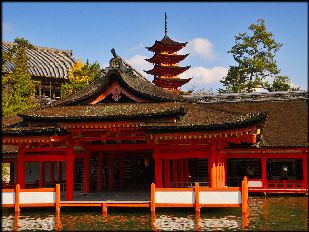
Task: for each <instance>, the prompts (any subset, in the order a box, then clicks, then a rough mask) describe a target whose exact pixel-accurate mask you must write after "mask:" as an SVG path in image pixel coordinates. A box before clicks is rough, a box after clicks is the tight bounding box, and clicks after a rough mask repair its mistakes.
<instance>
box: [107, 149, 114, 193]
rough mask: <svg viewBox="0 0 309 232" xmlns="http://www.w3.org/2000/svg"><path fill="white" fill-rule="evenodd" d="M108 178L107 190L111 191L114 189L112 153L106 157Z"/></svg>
mask: <svg viewBox="0 0 309 232" xmlns="http://www.w3.org/2000/svg"><path fill="white" fill-rule="evenodd" d="M108 179H109V181H108V182H109V190H110V191H112V190H113V189H114V157H112V154H111V155H110V157H109V159H108Z"/></svg>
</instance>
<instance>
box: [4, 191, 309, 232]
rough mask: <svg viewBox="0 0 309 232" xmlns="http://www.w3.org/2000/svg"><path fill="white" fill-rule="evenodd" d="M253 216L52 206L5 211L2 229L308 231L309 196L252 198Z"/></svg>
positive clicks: (219, 210)
mask: <svg viewBox="0 0 309 232" xmlns="http://www.w3.org/2000/svg"><path fill="white" fill-rule="evenodd" d="M249 211H250V213H249V216H248V217H242V215H241V209H240V208H202V210H201V213H200V215H197V214H195V212H194V210H193V209H161V208H157V209H156V214H155V215H151V213H150V212H149V209H116V208H111V209H109V212H108V215H107V216H102V215H101V211H100V208H99V207H98V208H90V209H88V208H77V207H74V208H62V209H61V214H60V215H58V216H57V215H56V214H55V212H54V209H53V208H45V209H24V208H22V209H21V214H20V215H19V216H18V215H15V214H14V212H13V209H9V210H8V209H4V210H2V231H13V230H14V231H23V230H37V231H50V230H57V231H90V230H94V231H121V230H126V231H128V230H129V231H145V230H146V231H156V230H158V231H172V230H175V231H176V230H179V231H196V230H198V231H206V230H207V231H208V230H215V231H226V230H232V231H239V230H258V231H261V230H262V231H263V230H264V231H274V230H277V231H278V230H279V231H280V230H285V231H287V230H291V231H295V230H297V231H307V230H308V198H307V197H295V196H267V197H264V196H250V197H249Z"/></svg>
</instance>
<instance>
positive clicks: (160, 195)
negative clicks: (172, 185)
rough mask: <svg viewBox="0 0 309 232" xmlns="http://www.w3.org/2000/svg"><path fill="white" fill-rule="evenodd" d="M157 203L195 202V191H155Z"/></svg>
mask: <svg viewBox="0 0 309 232" xmlns="http://www.w3.org/2000/svg"><path fill="white" fill-rule="evenodd" d="M155 203H175V204H179V203H183V204H194V203H195V196H194V192H193V191H191V192H187V191H185V192H176V191H175V192H174V191H166V192H159V191H158V192H157V191H156V192H155Z"/></svg>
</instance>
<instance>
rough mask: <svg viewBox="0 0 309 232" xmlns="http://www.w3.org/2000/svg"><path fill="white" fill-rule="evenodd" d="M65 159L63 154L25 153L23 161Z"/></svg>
mask: <svg viewBox="0 0 309 232" xmlns="http://www.w3.org/2000/svg"><path fill="white" fill-rule="evenodd" d="M66 159H67V157H66V156H64V155H50V156H49V155H26V156H25V158H24V160H25V161H32V162H43V161H65V160H66Z"/></svg>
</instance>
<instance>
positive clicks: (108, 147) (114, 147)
mask: <svg viewBox="0 0 309 232" xmlns="http://www.w3.org/2000/svg"><path fill="white" fill-rule="evenodd" d="M82 147H84V149H85V150H86V151H152V150H153V148H154V146H153V144H104V145H82Z"/></svg>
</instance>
